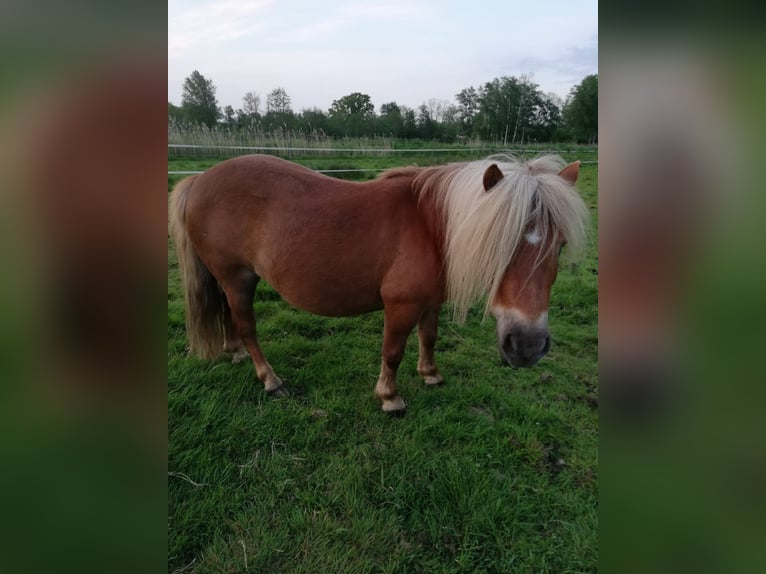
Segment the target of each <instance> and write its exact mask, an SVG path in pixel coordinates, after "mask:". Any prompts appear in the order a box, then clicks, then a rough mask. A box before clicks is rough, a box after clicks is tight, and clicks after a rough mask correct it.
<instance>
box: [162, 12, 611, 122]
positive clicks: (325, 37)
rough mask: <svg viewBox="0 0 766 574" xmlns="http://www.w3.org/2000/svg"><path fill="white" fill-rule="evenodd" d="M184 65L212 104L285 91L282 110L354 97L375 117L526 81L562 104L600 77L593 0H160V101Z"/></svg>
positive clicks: (171, 94)
mask: <svg viewBox="0 0 766 574" xmlns="http://www.w3.org/2000/svg"><path fill="white" fill-rule="evenodd" d="M194 70H199V72H200V73H202V75H203V76H205V77H206V78H208V79H211V80H213V82H214V83H215V85H216V87H217V89H218V91H217V92H216V94H217V97H218V103H219V105H220V106H221V107H224V106H226V105H231V106H233V107H234V109H237V108H240V107H242V96H243V95H244V94H245V93H246V92H248V91H253V92H256V93H257V94H259V95H260V96H261V101H262V106H263V107H265V101H266V95H267V94H268V93H269V92H270V91H271V90H272V89H273V88H276V87H279V86H281V87H283V88H284V89H285V90H286V91H287V93H288V95H289V96H290V98H291V99H292V108H293V110H294V111H296V112H299V111H301V110H302V109H304V108H313V107H318V108H320V109H322V110H327V109H328V108H329V107H330V105H331V104H332V101H333V100H336V99H338V98H341V97H343V96H345V95H348V94H350V93H352V92H362V93H365V94H368V95H369V96H370V98H371V99H372V103H373V104H374V105H375V109H376V111H379V110H380V106H381V104H384V103H387V102H391V101H395V102H397V103H398V104H400V105H406V106H410V107H412V108H417V107H418V106H420V104H422V103H423V102H424V101H426V100H428V99H430V98H437V99H441V100H449V101H454V100H455V94H456V93H458V92H459V91H460V90H462V89H463V88H467V87H468V86H471V85H473V86H474V87H478V86H479V85H481V84H483V83H484V82H488V81H490V80H492V79H493V78H497V77H500V76H519V75H521V74H527V75H530V76H531V77H532V79H533V81H534V82H535V83H537V84H539V85H540V88H541V89H542V90H543V91H544V92H554V93H556V94H558V95H559V96H561V97H562V98H563V97H565V96H566V94H567V93H568V92H569V90H570V88H571V87H572V86H573V85H575V84H578V83H579V82H580V80H582V78H583V77H585V76H586V75H588V74H594V73H597V72H598V3H597V1H595V0H587V1H572V0H561V1H558V0H524V1H517V0H505V1H503V2H490V1H485V0H474V1H470V0H468V1H452V0H402V1H400V0H371V1H369V2H365V1H362V0H349V1H344V0H342V1H334V0H324V1H311V2H310V1H307V0H170V1H169V2H168V100H169V101H171V102H173V103H174V104H177V105H178V104H180V103H181V91H182V85H183V81H184V78H186V77H187V76H188V75H189V74H191V73H192V71H194Z"/></svg>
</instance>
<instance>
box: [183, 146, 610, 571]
mask: <svg viewBox="0 0 766 574" xmlns="http://www.w3.org/2000/svg"><path fill="white" fill-rule="evenodd" d="M378 159H381V158H374V159H373V160H370V159H359V160H358V161H357V162H353V161H352V159H349V160H344V165H345V166H349V165H350V166H354V167H357V166H359V165H362V166H364V167H368V165H367V163H369V162H373V161H374V160H378ZM382 159H384V160H392V159H393V158H382ZM454 159H457V158H454V157H453V158H449V160H450V161H452V160H454ZM568 159H569V158H568ZM583 159H591V158H583ZM178 161H180V160H178ZM183 161H184V162H186V163H184V166H185V167H183V168H182V167H178V164H177V163H176V162H175V161H174V162H171V166H170V167H169V169H171V170H172V169H204V168H206V167H208V166H209V165H211V164H212V163H214V162H215V160H211V161H205V160H191V159H186V160H183ZM398 161H399V164H402V163H403V164H410V163H413V161H412V158H401V157H400V158H398ZM348 162H351V163H350V164H349V163H348ZM301 163H307V164H308V165H310V166H311V167H316V165H312V164H311V163H310V162H301ZM173 164H175V165H173ZM323 169H327V168H323ZM597 173H598V172H597V166H595V165H585V166H583V169H582V171H581V176H580V177H581V179H580V182H579V185H578V187H579V188H580V190H581V192H582V195H583V197H584V199H585V201H586V203H587V204H588V205H589V206H590V207H591V213H592V241H591V244H590V246H589V248H588V251H587V254H586V256H585V258H584V259H583V260H582V261H581V262H580V263H579V264H578V265H576V266H564V268H563V269H562V270H561V271H560V273H559V276H558V279H557V282H556V284H555V285H554V288H553V293H552V299H551V306H550V328H551V333H552V338H553V345H552V348H551V351H550V353H549V354H548V355H547V356H546V357H545V358H544V359H542V360H541V361H540V363H539V364H538V365H537V366H536V367H535V368H533V369H528V370H515V369H509V368H507V367H503V366H501V363H500V359H499V354H498V351H497V347H496V341H495V334H494V321H493V320H492V319H491V318H490V319H487V320H486V321H482V319H481V310H482V306H481V304H478V305H476V307H475V308H474V309H473V310H472V312H471V313H470V314H469V317H468V320H467V322H466V324H464V325H456V324H454V323H452V322H450V320H449V311H448V309H444V310H443V311H442V318H441V322H440V338H439V342H438V343H437V346H436V352H437V363H438V364H439V367H440V370H441V372H442V373H443V374H444V376H445V378H446V384H444V385H442V386H438V387H435V388H426V387H425V385H424V384H423V383H422V381H421V380H420V378H419V377H418V376H417V374H416V372H415V365H416V362H417V337H416V336H415V335H414V334H413V335H412V336H411V338H410V341H409V344H408V347H407V352H406V355H405V358H404V361H403V363H402V365H401V368H400V370H399V385H398V386H399V389H400V392H401V394H402V396H403V397H404V398H405V400H406V401H407V403H408V411H407V414H406V416H405V417H404V418H401V419H392V418H389V417H387V416H386V415H384V414H383V413H381V412H380V410H379V404H378V401H377V400H376V399H375V397H374V395H373V387H374V385H375V381H376V379H377V375H378V369H379V365H380V345H381V339H382V327H383V317H382V313H373V314H369V315H365V316H362V317H356V318H343V319H328V318H322V317H316V316H313V315H309V314H307V313H304V312H301V311H297V310H295V309H293V308H291V307H289V306H288V305H287V304H286V303H284V302H283V301H282V300H281V299H280V298H279V296H278V295H277V294H276V293H275V292H274V291H273V290H272V289H270V288H269V287H268V286H267V285H265V284H264V283H263V282H262V283H261V284H260V285H259V287H258V292H257V295H256V302H255V312H256V317H257V318H258V321H259V322H258V328H259V336H260V338H261V342H262V344H263V348H264V352H265V353H266V356H267V357H268V358H269V361H270V363H271V364H272V366H273V367H274V369H275V371H276V372H277V374H278V375H279V376H280V377H282V379H283V380H284V381H285V382H286V384H287V385H288V386H289V388H290V389H291V391H292V392H293V395H292V396H291V397H290V398H288V399H281V400H274V399H271V398H269V397H267V396H266V395H265V394H264V392H263V390H262V385H261V383H260V382H258V381H257V379H256V378H255V375H254V372H253V367H252V364H251V363H250V362H249V361H248V362H245V363H242V364H239V365H233V364H231V363H230V362H228V361H227V360H224V359H221V360H218V361H213V362H206V361H201V360H198V359H196V358H193V357H190V356H189V355H188V354H187V352H186V350H187V341H186V338H185V333H184V326H183V324H184V318H183V317H184V315H183V313H184V311H183V300H182V296H181V286H180V281H179V276H178V268H177V261H176V257H175V253H174V252H173V248H172V245H171V244H170V243H169V245H168V385H169V390H168V393H169V396H168V409H169V412H168V427H169V428H168V432H169V441H170V442H169V448H168V496H169V508H168V571H170V572H173V571H178V572H305V573H317V572H324V573H335V572H339V573H340V572H349V573H363V572H403V573H404V572H407V573H409V572H429V573H430V572H594V571H596V568H597V556H598V544H597V542H598V541H597V494H598V485H597V474H598V450H597V447H598V413H597V404H598V398H597V302H598V296H597V265H598V263H597V246H596V243H595V238H596V235H597V234H596V231H597V229H596V226H597V217H596V215H597V213H596V203H597ZM176 179H177V178H169V185H171V184H172V183H174V181H175V180H176Z"/></svg>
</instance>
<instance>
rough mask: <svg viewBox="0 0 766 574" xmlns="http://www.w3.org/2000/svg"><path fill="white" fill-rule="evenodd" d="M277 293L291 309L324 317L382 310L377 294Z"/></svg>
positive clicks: (381, 303) (348, 315) (346, 315)
mask: <svg viewBox="0 0 766 574" xmlns="http://www.w3.org/2000/svg"><path fill="white" fill-rule="evenodd" d="M277 292H279V293H280V295H282V298H283V299H284V300H285V301H287V302H288V303H290V305H292V306H293V307H297V308H298V309H302V310H303V311H308V312H309V313H313V314H315V315H324V316H325V317H351V316H354V315H361V314H363V313H369V312H370V311H378V310H380V309H382V308H383V301H382V300H381V298H380V295H379V294H375V295H374V296H366V297H365V296H359V294H349V293H346V294H345V296H340V295H335V294H328V293H316V292H315V293H311V294H307V293H301V294H298V293H293V292H288V293H282V292H281V291H280V290H279V289H277Z"/></svg>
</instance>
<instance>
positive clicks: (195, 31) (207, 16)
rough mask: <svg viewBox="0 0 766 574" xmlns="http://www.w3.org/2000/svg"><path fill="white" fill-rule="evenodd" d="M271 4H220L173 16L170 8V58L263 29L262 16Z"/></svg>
mask: <svg viewBox="0 0 766 574" xmlns="http://www.w3.org/2000/svg"><path fill="white" fill-rule="evenodd" d="M272 3H273V1H272V0H245V1H243V0H219V1H218V2H213V3H211V4H207V5H204V6H194V7H191V8H187V9H181V10H180V11H179V12H178V13H172V14H171V12H172V8H171V5H170V4H169V5H168V58H177V57H179V56H180V55H181V54H182V53H184V52H187V51H192V50H194V49H197V48H200V47H203V46H206V45H214V46H216V48H217V47H219V46H220V44H221V43H222V42H225V41H227V40H232V39H236V38H241V37H243V36H247V35H250V34H253V33H255V32H258V31H260V30H263V29H264V26H265V24H264V21H263V20H262V19H260V18H258V19H256V18H255V17H256V16H261V15H262V14H263V13H264V12H265V11H266V10H267V8H268V7H269V6H270V5H271V4H272Z"/></svg>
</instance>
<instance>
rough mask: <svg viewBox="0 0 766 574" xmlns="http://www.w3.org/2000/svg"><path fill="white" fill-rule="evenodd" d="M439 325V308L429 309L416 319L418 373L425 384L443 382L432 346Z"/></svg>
mask: <svg viewBox="0 0 766 574" xmlns="http://www.w3.org/2000/svg"><path fill="white" fill-rule="evenodd" d="M438 326H439V309H438V308H436V309H429V310H427V311H426V312H425V313H423V315H422V316H421V317H420V321H418V350H419V354H418V374H419V375H420V376H421V377H423V380H424V381H425V383H426V384H427V385H438V384H441V383H443V382H444V377H443V376H442V375H441V373H439V370H438V369H437V368H436V362H435V361H434V346H435V345H436V335H437V331H438Z"/></svg>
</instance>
